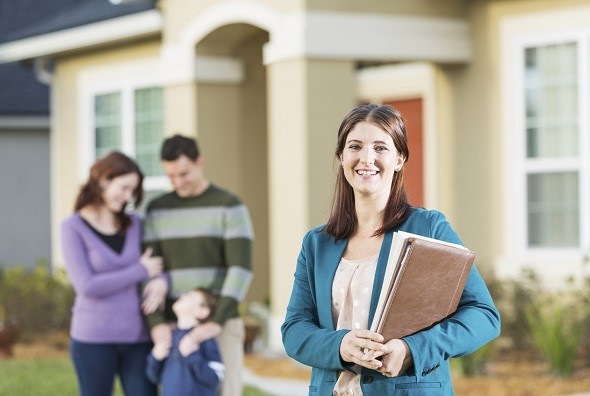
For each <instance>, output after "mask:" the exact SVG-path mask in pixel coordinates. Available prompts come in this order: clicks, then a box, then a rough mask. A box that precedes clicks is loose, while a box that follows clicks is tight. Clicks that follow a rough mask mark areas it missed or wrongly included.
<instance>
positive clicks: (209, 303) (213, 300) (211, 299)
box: [193, 287, 218, 322]
mask: <svg viewBox="0 0 590 396" xmlns="http://www.w3.org/2000/svg"><path fill="white" fill-rule="evenodd" d="M193 291H194V292H197V293H201V295H202V296H203V302H204V308H209V316H207V317H206V318H204V319H203V320H202V322H206V321H207V320H209V318H210V317H211V315H212V314H213V311H214V310H215V306H216V305H217V300H218V297H217V295H215V294H213V293H211V292H210V291H209V290H207V289H203V288H202V287H196V288H194V289H193Z"/></svg>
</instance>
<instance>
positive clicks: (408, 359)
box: [379, 339, 414, 377]
mask: <svg viewBox="0 0 590 396" xmlns="http://www.w3.org/2000/svg"><path fill="white" fill-rule="evenodd" d="M385 347H386V348H387V352H386V353H385V354H384V355H383V357H382V359H381V361H382V363H383V365H382V366H381V368H380V370H379V371H380V372H381V373H382V374H383V375H384V376H386V377H397V376H398V375H400V374H403V373H404V372H405V371H406V370H407V369H409V368H410V366H411V365H412V363H413V361H414V360H413V358H412V352H411V351H410V348H409V347H408V344H406V342H405V341H404V340H400V339H394V340H391V341H388V342H387V343H386V344H385Z"/></svg>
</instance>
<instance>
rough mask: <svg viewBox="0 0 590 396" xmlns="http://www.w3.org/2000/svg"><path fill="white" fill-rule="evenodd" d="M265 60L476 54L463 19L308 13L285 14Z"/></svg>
mask: <svg viewBox="0 0 590 396" xmlns="http://www.w3.org/2000/svg"><path fill="white" fill-rule="evenodd" d="M276 26H277V30H274V31H271V41H270V42H269V43H268V44H267V45H266V46H265V48H264V63H265V64H269V63H274V62H279V61H283V60H288V59H293V58H300V57H308V58H319V59H370V60H376V61H430V62H452V63H465V62H468V61H469V60H470V58H471V49H470V35H469V27H468V23H467V22H466V21H465V20H463V19H451V18H433V17H421V16H400V15H384V14H370V13H364V14H363V13H353V12H327V11H307V12H302V11H299V12H294V13H290V14H286V15H284V16H282V18H281V20H280V23H278V24H277V25H276Z"/></svg>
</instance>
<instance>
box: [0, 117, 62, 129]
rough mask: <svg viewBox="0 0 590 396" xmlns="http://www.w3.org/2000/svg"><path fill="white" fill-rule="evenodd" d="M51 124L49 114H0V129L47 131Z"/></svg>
mask: <svg viewBox="0 0 590 396" xmlns="http://www.w3.org/2000/svg"><path fill="white" fill-rule="evenodd" d="M50 126H51V123H50V119H49V116H32V115H24V116H3V115H0V130H1V129H13V130H27V129H29V130H44V129H46V130H47V132H49V127H50Z"/></svg>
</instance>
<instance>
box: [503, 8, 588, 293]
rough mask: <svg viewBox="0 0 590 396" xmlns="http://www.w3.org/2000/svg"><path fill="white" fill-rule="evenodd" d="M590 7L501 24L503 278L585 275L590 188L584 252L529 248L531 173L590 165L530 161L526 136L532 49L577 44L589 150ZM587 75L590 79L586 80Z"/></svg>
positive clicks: (584, 194)
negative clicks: (527, 65)
mask: <svg viewBox="0 0 590 396" xmlns="http://www.w3.org/2000/svg"><path fill="white" fill-rule="evenodd" d="M589 19H590V7H588V6H583V7H576V8H566V9H562V10H551V11H545V12H538V13H531V14H527V15H518V16H508V17H504V18H503V19H501V20H500V24H499V28H500V30H499V31H500V64H499V66H500V73H501V74H500V79H501V95H500V100H501V102H502V103H501V111H502V113H501V117H502V118H501V123H502V131H503V137H502V139H503V144H502V153H503V161H502V165H503V166H502V173H503V181H504V185H503V190H504V192H503V201H504V205H503V206H504V208H505V209H504V211H503V228H502V234H503V250H502V253H501V256H500V257H499V258H498V259H497V261H496V266H495V268H496V273H497V275H499V276H500V277H518V276H520V271H521V270H522V268H524V267H530V268H533V269H534V270H535V271H536V272H537V273H538V274H539V275H541V277H542V278H544V279H545V280H546V281H547V282H548V283H560V282H562V281H563V279H564V278H565V277H567V276H571V275H574V276H576V275H577V276H579V275H581V274H582V272H583V267H582V264H581V263H582V257H583V255H584V254H587V253H588V249H589V245H588V244H589V243H590V211H589V209H588V208H587V207H586V206H587V203H588V202H589V198H590V191H588V190H589V189H590V185H588V183H586V186H585V188H584V183H581V186H582V190H581V191H580V195H579V199H580V245H581V246H580V247H579V248H562V249H549V248H543V249H541V248H529V247H527V241H526V238H527V224H526V202H525V200H526V174H527V172H542V171H544V170H551V171H557V170H563V171H567V170H579V177H580V179H582V178H584V177H585V178H586V180H588V177H589V175H590V160H589V159H588V158H586V157H585V156H583V155H582V154H581V155H580V157H579V158H573V159H570V160H564V159H560V160H559V165H558V166H557V165H556V163H557V162H556V161H555V160H552V159H538V160H526V159H525V150H526V142H525V140H526V136H525V134H524V132H523V131H524V127H525V125H524V122H525V121H524V117H523V116H522V115H523V114H524V71H523V68H524V56H523V50H524V48H526V47H530V46H542V45H546V44H555V43H561V42H567V41H572V42H576V43H578V50H579V52H578V54H579V59H580V63H579V65H578V68H579V70H580V72H581V78H580V79H579V82H580V85H579V92H578V95H579V108H580V114H579V123H580V147H581V148H582V147H588V143H589V140H590V136H588V135H590V125H589V124H590V117H589V116H588V114H587V112H586V111H584V110H583V109H585V108H587V107H588V105H589V103H588V99H589V95H590V92H589V87H588V72H587V70H588V66H589V60H588V57H589V56H590V51H589V50H588V45H590V44H589V43H590V28H589V27H588V23H587V21H588V20H589ZM584 73H586V75H584Z"/></svg>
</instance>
